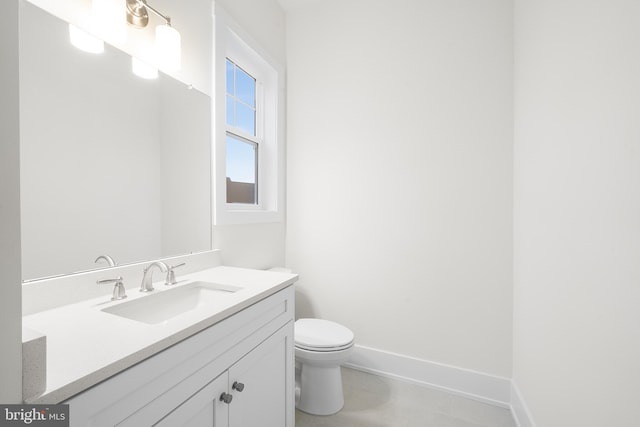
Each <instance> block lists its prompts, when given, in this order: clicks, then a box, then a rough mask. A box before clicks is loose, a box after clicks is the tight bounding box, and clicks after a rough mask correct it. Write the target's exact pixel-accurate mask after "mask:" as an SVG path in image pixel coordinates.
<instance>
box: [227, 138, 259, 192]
mask: <svg viewBox="0 0 640 427" xmlns="http://www.w3.org/2000/svg"><path fill="white" fill-rule="evenodd" d="M227 177H228V178H231V180H232V181H234V182H248V183H252V184H255V183H256V145H255V144H252V143H250V142H245V141H242V140H240V139H237V138H234V137H232V136H230V135H227Z"/></svg>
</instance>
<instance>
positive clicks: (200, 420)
mask: <svg viewBox="0 0 640 427" xmlns="http://www.w3.org/2000/svg"><path fill="white" fill-rule="evenodd" d="M228 381H229V379H228V376H227V373H226V372H225V373H224V374H222V375H220V376H219V377H218V378H216V379H215V380H213V381H211V382H210V383H209V384H207V385H206V386H204V387H203V388H202V389H200V390H199V391H198V392H196V393H195V394H194V395H193V396H191V397H190V398H189V399H188V400H187V401H186V402H184V403H183V404H182V405H180V406H178V407H177V408H176V409H175V410H173V411H172V412H171V413H170V414H169V415H167V416H166V417H164V418H163V419H162V420H160V421H159V422H158V423H156V424H154V426H157V427H177V426H180V427H209V426H215V427H227V425H228V424H229V405H228V404H227V403H224V402H222V401H221V400H220V395H222V393H226V391H227V384H228Z"/></svg>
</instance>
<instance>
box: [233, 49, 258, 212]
mask: <svg viewBox="0 0 640 427" xmlns="http://www.w3.org/2000/svg"><path fill="white" fill-rule="evenodd" d="M225 80H226V124H227V134H226V150H227V153H226V172H227V173H226V175H227V176H226V185H227V191H226V194H227V203H247V204H253V205H255V204H257V203H258V179H257V177H258V156H259V147H260V139H259V137H258V135H257V132H256V128H257V126H256V117H257V111H256V109H257V107H256V79H255V78H253V77H252V76H251V75H250V74H249V73H247V72H246V71H244V70H243V69H242V68H240V67H238V66H237V65H236V64H235V63H233V61H231V60H230V59H229V58H227V59H226V74H225Z"/></svg>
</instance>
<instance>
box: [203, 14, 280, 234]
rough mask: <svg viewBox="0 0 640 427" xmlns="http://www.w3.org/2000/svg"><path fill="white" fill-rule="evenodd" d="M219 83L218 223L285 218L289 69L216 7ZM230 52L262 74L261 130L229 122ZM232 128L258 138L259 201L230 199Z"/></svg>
mask: <svg viewBox="0 0 640 427" xmlns="http://www.w3.org/2000/svg"><path fill="white" fill-rule="evenodd" d="M214 22H215V32H214V34H215V41H214V55H213V58H214V64H213V70H214V79H213V81H214V88H213V93H214V97H213V111H214V113H213V114H214V118H213V128H214V129H213V138H214V141H213V146H214V149H213V150H212V153H213V166H214V167H213V193H214V194H213V198H212V201H213V209H212V211H213V213H214V214H213V224H214V225H226V224H250V223H268V222H282V221H283V220H284V195H285V194H284V193H285V191H284V164H285V162H284V150H283V145H284V138H283V135H284V120H283V118H284V102H283V101H284V100H283V98H284V97H283V96H282V93H283V90H284V69H283V67H282V66H281V65H280V64H278V63H277V62H276V61H274V60H273V59H272V58H271V57H270V56H269V55H268V54H267V53H266V52H265V51H263V50H262V49H261V48H260V46H259V45H258V44H257V43H255V42H253V40H252V39H251V37H250V36H249V35H248V34H247V33H246V32H245V31H244V30H243V29H241V28H240V27H238V26H237V24H235V23H234V22H233V21H232V20H231V19H230V18H229V16H228V15H227V14H226V12H225V11H224V10H223V9H222V8H220V7H219V6H218V5H216V7H215V17H214ZM227 58H228V59H229V60H230V61H231V62H233V63H234V64H236V66H238V67H239V68H241V69H242V70H244V71H245V72H246V73H248V74H249V75H251V77H253V78H255V79H256V135H255V136H253V135H248V134H247V133H246V132H244V131H242V130H241V129H238V128H235V127H231V126H228V125H227V123H226V61H227ZM229 133H231V134H232V135H231V136H233V134H235V135H237V136H239V137H240V138H244V139H247V140H249V141H256V142H257V143H258V151H257V156H258V161H257V168H258V173H257V176H256V184H257V204H249V203H227V191H226V189H227V186H226V175H227V174H226V160H227V158H226V138H227V135H228V134H229Z"/></svg>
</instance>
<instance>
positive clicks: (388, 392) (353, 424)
mask: <svg viewBox="0 0 640 427" xmlns="http://www.w3.org/2000/svg"><path fill="white" fill-rule="evenodd" d="M342 382H343V386H344V395H345V405H344V408H343V409H342V411H340V412H338V413H337V414H335V415H330V416H314V415H309V414H306V413H304V412H301V411H296V427H516V424H515V421H514V420H513V418H512V416H511V412H510V411H509V410H508V409H504V408H499V407H496V406H492V405H487V404H484V403H481V402H477V401H475V400H471V399H466V398H463V397H459V396H455V395H452V394H449V393H445V392H442V391H438V390H432V389H430V388H426V387H422V386H418V385H415V384H411V383H406V382H404V381H398V380H393V379H389V378H384V377H380V376H377V375H371V374H367V373H364V372H360V371H356V370H353V369H347V368H342Z"/></svg>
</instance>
